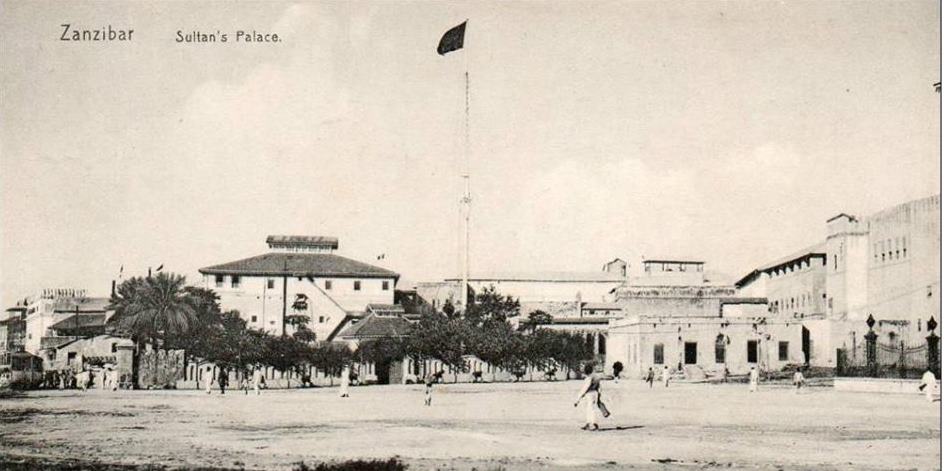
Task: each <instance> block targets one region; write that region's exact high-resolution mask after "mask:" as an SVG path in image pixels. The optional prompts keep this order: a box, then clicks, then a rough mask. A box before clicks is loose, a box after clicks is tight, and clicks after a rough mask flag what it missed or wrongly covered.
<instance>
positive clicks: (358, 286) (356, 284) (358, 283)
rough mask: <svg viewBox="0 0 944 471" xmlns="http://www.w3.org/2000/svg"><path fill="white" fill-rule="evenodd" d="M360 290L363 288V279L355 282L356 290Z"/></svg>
mask: <svg viewBox="0 0 944 471" xmlns="http://www.w3.org/2000/svg"><path fill="white" fill-rule="evenodd" d="M360 290H361V281H360V280H357V281H355V282H354V291H360Z"/></svg>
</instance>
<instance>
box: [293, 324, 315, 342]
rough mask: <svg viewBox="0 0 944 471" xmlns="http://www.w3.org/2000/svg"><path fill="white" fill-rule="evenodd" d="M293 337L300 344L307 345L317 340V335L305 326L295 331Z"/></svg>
mask: <svg viewBox="0 0 944 471" xmlns="http://www.w3.org/2000/svg"><path fill="white" fill-rule="evenodd" d="M292 337H293V338H294V339H295V340H298V341H299V342H305V343H312V342H314V341H315V340H317V335H315V333H314V332H313V331H312V330H311V329H309V328H308V327H307V326H305V325H302V326H300V327H299V328H298V329H297V330H295V332H294V333H293V334H292Z"/></svg>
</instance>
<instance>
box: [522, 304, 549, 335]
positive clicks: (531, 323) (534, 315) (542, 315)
mask: <svg viewBox="0 0 944 471" xmlns="http://www.w3.org/2000/svg"><path fill="white" fill-rule="evenodd" d="M553 322H554V317H553V316H551V315H550V314H548V313H546V312H544V311H542V310H540V309H538V310H537V311H532V312H531V313H530V314H528V319H527V320H526V321H524V322H522V323H521V325H520V326H519V329H520V330H524V331H531V332H533V331H535V330H537V329H538V327H540V326H542V325H549V324H551V323H553Z"/></svg>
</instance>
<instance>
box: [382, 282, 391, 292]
mask: <svg viewBox="0 0 944 471" xmlns="http://www.w3.org/2000/svg"><path fill="white" fill-rule="evenodd" d="M380 289H382V290H384V291H389V290H390V282H389V281H384V282H383V283H381V287H380Z"/></svg>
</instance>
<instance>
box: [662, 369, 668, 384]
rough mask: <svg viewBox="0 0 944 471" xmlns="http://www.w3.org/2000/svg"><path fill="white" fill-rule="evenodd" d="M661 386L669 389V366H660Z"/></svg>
mask: <svg viewBox="0 0 944 471" xmlns="http://www.w3.org/2000/svg"><path fill="white" fill-rule="evenodd" d="M662 384H664V385H665V387H669V365H663V366H662Z"/></svg>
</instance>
